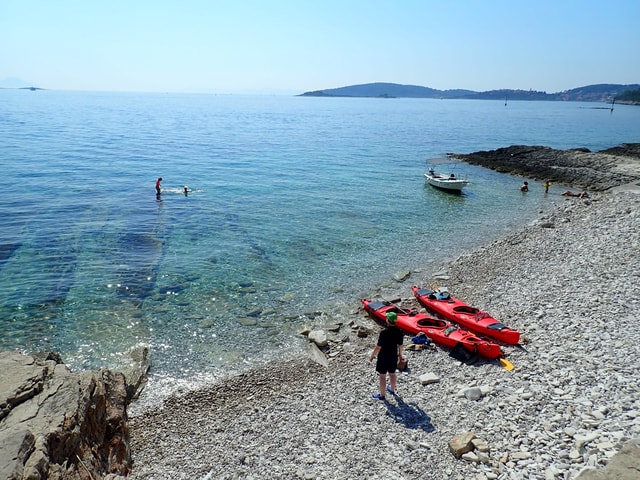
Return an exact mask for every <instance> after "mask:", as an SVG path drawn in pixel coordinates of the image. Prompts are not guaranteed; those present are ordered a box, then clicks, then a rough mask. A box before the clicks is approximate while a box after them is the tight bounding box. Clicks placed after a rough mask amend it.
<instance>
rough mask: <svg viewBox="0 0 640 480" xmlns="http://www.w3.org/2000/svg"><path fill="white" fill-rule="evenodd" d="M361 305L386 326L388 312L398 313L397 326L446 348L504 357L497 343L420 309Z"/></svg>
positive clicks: (370, 303) (370, 302) (366, 302)
mask: <svg viewBox="0 0 640 480" xmlns="http://www.w3.org/2000/svg"><path fill="white" fill-rule="evenodd" d="M361 302H362V305H363V306H364V309H365V311H366V312H367V313H368V314H369V315H370V316H371V317H372V318H373V319H374V320H376V321H377V322H378V323H380V324H382V325H386V323H387V313H388V312H394V313H395V314H396V315H398V321H397V322H396V325H397V327H398V328H399V329H401V330H403V331H404V332H406V333H408V334H410V335H417V334H418V333H420V332H424V334H425V335H426V336H427V337H429V338H430V339H431V340H433V341H434V342H435V343H438V344H440V345H444V346H446V347H456V346H457V345H458V344H462V346H463V347H464V348H465V349H466V350H468V351H469V352H477V353H478V355H480V356H481V357H484V358H490V359H496V358H501V357H503V356H504V354H503V352H502V350H500V345H498V344H497V343H493V342H491V341H489V340H488V339H484V338H480V337H477V336H476V335H474V334H473V333H471V332H468V331H466V330H463V329H461V328H459V327H457V326H456V325H453V324H452V323H451V322H448V321H446V320H441V319H439V318H434V317H432V316H430V315H427V314H426V313H420V312H418V311H417V310H409V309H406V308H402V307H399V306H397V305H394V304H392V303H387V302H380V301H374V300H367V299H364V298H363V299H362V300H361Z"/></svg>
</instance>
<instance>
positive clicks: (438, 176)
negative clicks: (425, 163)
mask: <svg viewBox="0 0 640 480" xmlns="http://www.w3.org/2000/svg"><path fill="white" fill-rule="evenodd" d="M424 177H425V178H426V179H427V183H429V185H432V186H434V187H436V188H441V189H442V190H450V191H454V192H460V191H461V190H462V189H463V188H464V187H466V186H467V185H468V184H469V180H467V179H466V178H461V177H458V176H456V175H455V174H454V173H450V174H448V175H447V174H443V173H438V172H436V171H435V170H434V169H433V168H430V169H429V171H428V172H427V173H425V174H424Z"/></svg>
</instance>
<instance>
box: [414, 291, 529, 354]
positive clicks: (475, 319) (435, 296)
mask: <svg viewBox="0 0 640 480" xmlns="http://www.w3.org/2000/svg"><path fill="white" fill-rule="evenodd" d="M411 290H412V291H413V295H414V296H415V297H416V299H417V300H418V302H420V304H421V305H422V306H423V307H425V308H427V309H429V310H431V311H433V312H435V313H437V314H438V315H441V316H442V317H444V318H446V319H447V320H450V321H452V322H456V323H457V324H459V325H462V326H463V327H465V328H468V329H469V330H471V331H473V332H476V333H479V334H481V335H486V336H487V337H491V338H495V339H496V340H500V341H501V342H504V343H506V344H509V345H517V344H518V342H520V332H518V331H516V330H513V329H512V328H509V327H507V326H506V325H503V324H502V323H501V322H499V321H498V320H496V319H495V318H493V317H492V316H491V315H489V314H488V313H487V312H483V311H482V310H480V309H478V308H475V307H472V306H470V305H467V304H466V303H464V302H463V301H462V300H460V299H458V298H454V297H452V296H450V295H446V296H444V298H443V296H442V295H440V294H441V293H442V292H437V291H434V290H431V289H429V288H420V287H417V286H413V287H411Z"/></svg>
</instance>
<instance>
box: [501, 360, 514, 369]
mask: <svg viewBox="0 0 640 480" xmlns="http://www.w3.org/2000/svg"><path fill="white" fill-rule="evenodd" d="M499 360H500V365H502V366H503V367H504V369H505V370H509V371H511V370H513V363H511V362H510V361H509V360H507V359H506V358H504V357H500V358H499Z"/></svg>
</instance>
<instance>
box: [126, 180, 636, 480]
mask: <svg viewBox="0 0 640 480" xmlns="http://www.w3.org/2000/svg"><path fill="white" fill-rule="evenodd" d="M536 194H538V192H536ZM639 207H640V192H639V191H638V187H637V185H635V184H629V185H628V186H623V187H619V188H614V189H611V190H608V191H606V192H600V193H593V194H591V195H590V197H589V198H586V199H579V198H573V197H568V198H567V197H561V196H556V197H554V198H553V199H551V198H550V200H549V206H548V208H547V209H545V210H544V211H541V212H540V215H539V218H538V219H537V220H536V221H535V222H534V223H532V224H530V225H527V226H526V227H524V228H523V229H520V230H519V231H517V232H515V233H511V234H509V235H507V236H505V237H504V238H501V239H499V240H497V241H494V242H492V243H490V244H488V245H486V246H484V247H483V248H481V249H479V250H476V251H473V252H469V253H468V254H465V255H462V256H460V257H458V258H457V259H455V260H454V261H452V262H449V263H446V264H443V265H441V266H440V267H439V268H438V269H436V270H434V271H427V270H420V269H419V268H416V269H415V270H413V271H411V272H408V274H406V275H405V274H403V275H399V276H398V278H396V279H395V280H393V281H390V282H389V283H388V284H387V285H385V286H382V287H379V288H378V289H376V290H373V291H371V292H363V295H364V296H366V297H367V298H373V299H387V300H389V299H393V300H394V301H397V303H399V304H400V305H402V306H405V307H412V308H417V309H421V307H420V305H419V304H418V303H417V301H415V300H414V299H413V297H412V295H411V288H410V287H411V285H421V286H427V285H431V284H434V283H438V284H439V285H440V286H446V287H447V288H448V290H449V291H450V292H451V293H452V294H453V295H454V296H456V297H458V298H461V299H463V300H464V301H466V302H467V303H469V304H471V305H474V306H476V307H479V308H481V309H482V310H485V311H487V312H489V313H491V315H492V316H494V317H496V318H497V319H499V320H500V321H501V322H502V323H504V324H506V325H508V326H509V327H511V328H513V329H516V330H518V331H520V332H522V340H521V345H520V346H504V347H503V350H504V352H505V355H506V358H507V359H508V360H509V362H511V363H512V364H513V366H514V368H513V369H512V370H507V369H505V368H503V367H502V366H501V364H500V362H498V361H485V360H479V361H477V362H476V363H474V364H471V365H466V364H464V363H461V362H460V361H458V360H456V359H454V358H452V357H451V356H450V355H449V352H448V351H447V349H444V348H441V347H437V346H432V347H429V348H426V349H423V350H418V351H407V352H406V354H405V357H406V358H407V359H408V361H409V369H408V371H407V372H403V373H400V374H399V377H398V388H397V392H396V395H390V394H389V395H387V400H386V401H379V400H375V399H373V398H372V397H371V394H372V393H375V392H376V388H377V376H376V374H375V372H374V365H373V364H371V363H370V362H369V358H368V357H369V353H370V352H371V350H372V349H373V348H374V346H375V343H376V340H377V336H378V332H379V329H380V327H378V325H377V324H375V323H374V322H373V321H372V320H371V319H369V318H368V317H367V316H366V314H365V313H364V312H363V310H362V309H361V308H360V303H359V299H354V303H353V305H349V306H344V308H336V309H335V310H333V311H331V312H324V313H323V315H321V316H319V317H318V318H316V319H315V322H316V323H315V324H314V325H310V328H312V329H323V330H326V332H327V335H328V337H329V345H328V348H327V349H326V350H325V356H324V357H323V359H324V361H318V360H317V359H316V360H314V359H313V358H312V357H311V356H309V357H303V358H292V357H290V356H288V355H287V354H286V352H283V360H282V362H279V363H277V364H272V365H267V366H265V367H263V368H260V369H257V370H252V371H250V372H246V373H244V374H242V375H239V376H234V377H232V378H229V379H227V380H225V381H224V382H221V383H220V384H216V385H211V386H210V387H208V388H206V389H201V390H197V391H190V392H183V393H182V394H179V395H175V396H173V397H170V398H168V399H166V400H165V401H164V403H163V404H162V405H156V406H152V407H145V408H136V405H135V403H134V404H133V405H131V407H130V412H129V417H130V418H129V424H130V429H131V450H132V457H133V462H134V463H133V471H132V473H131V475H130V476H129V478H132V479H147V480H151V479H155V480H160V479H208V480H209V479H272V478H273V479H283V478H291V479H308V480H311V479H383V478H384V479H419V478H420V479H456V480H457V479H459V480H463V479H464V480H467V479H476V480H485V479H501V480H506V479H541V480H551V479H565V480H566V479H574V478H578V477H580V478H584V477H583V476H584V475H586V474H588V472H589V471H597V470H599V469H602V468H603V467H604V466H606V465H607V464H608V463H609V462H610V460H611V458H612V457H614V455H615V454H616V453H618V452H619V451H620V449H621V448H622V446H623V445H624V444H625V443H626V442H628V441H629V440H632V439H634V438H637V437H640V381H639V374H638V367H639V366H640V361H639V360H638V359H640V332H639V330H638V323H639V319H640V256H639V254H638V241H639V240H640V218H639V216H640V213H638V212H640V208H639ZM409 343H410V338H409V337H405V345H408V344H409ZM425 375H429V377H430V378H431V379H432V381H430V382H429V383H426V384H425V383H424V382H422V381H421V378H424V376H425ZM460 434H471V436H475V437H476V439H477V440H478V448H476V450H475V451H472V452H469V453H467V454H465V455H464V456H461V457H460V456H457V455H454V453H453V452H452V449H451V447H450V442H451V441H452V439H453V438H454V437H456V436H457V435H460ZM479 445H482V447H480V446H479ZM594 478H595V477H594ZM612 478H614V477H612Z"/></svg>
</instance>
